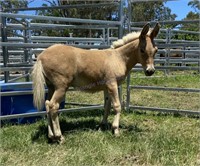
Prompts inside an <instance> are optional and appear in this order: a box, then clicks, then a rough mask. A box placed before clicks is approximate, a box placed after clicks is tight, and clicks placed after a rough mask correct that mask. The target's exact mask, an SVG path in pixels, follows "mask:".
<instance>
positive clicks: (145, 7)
mask: <svg viewBox="0 0 200 166" xmlns="http://www.w3.org/2000/svg"><path fill="white" fill-rule="evenodd" d="M176 17H177V16H176V14H171V9H169V8H168V7H165V6H164V2H156V3H155V2H137V3H132V21H134V22H140V21H163V20H174V19H175V18H176Z"/></svg>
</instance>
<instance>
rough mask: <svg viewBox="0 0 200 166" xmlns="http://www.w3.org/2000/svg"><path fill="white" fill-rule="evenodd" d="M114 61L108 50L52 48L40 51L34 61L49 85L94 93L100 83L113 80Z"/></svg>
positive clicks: (116, 65) (115, 59) (116, 58)
mask: <svg viewBox="0 0 200 166" xmlns="http://www.w3.org/2000/svg"><path fill="white" fill-rule="evenodd" d="M118 58H119V57H118V56H117V53H116V52H115V51H113V50H112V49H106V50H85V49H80V48H75V47H72V46H67V45H62V44H56V45H53V46H51V47H49V48H47V49H46V50H45V51H43V52H42V53H41V54H40V55H39V57H38V60H41V61H42V65H43V68H44V72H45V75H46V77H47V78H48V81H49V83H51V84H53V85H60V86H62V85H65V86H74V87H85V88H83V90H87V88H90V89H91V90H92V89H93V90H94V91H95V90H101V89H103V83H102V81H106V80H108V79H109V77H110V78H111V77H112V78H113V77H115V76H116V72H117V67H119V66H120V64H119V60H118ZM113 69H114V70H113ZM100 82H101V83H100ZM90 85H91V86H90ZM94 85H95V86H94ZM86 86H88V87H86Z"/></svg>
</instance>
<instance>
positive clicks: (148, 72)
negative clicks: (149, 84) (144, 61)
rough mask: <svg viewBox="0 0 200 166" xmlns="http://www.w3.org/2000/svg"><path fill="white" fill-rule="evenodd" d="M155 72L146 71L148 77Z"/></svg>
mask: <svg viewBox="0 0 200 166" xmlns="http://www.w3.org/2000/svg"><path fill="white" fill-rule="evenodd" d="M154 72H155V70H146V75H148V76H151V75H152V74H153V73H154Z"/></svg>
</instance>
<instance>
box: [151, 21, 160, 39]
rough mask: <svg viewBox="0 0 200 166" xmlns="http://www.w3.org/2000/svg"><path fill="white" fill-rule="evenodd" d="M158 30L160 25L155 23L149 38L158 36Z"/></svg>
mask: <svg viewBox="0 0 200 166" xmlns="http://www.w3.org/2000/svg"><path fill="white" fill-rule="evenodd" d="M159 30H160V24H159V23H158V22H157V23H156V25H155V27H154V29H153V30H152V31H151V34H150V38H151V39H154V38H155V37H156V36H157V35H158V32H159Z"/></svg>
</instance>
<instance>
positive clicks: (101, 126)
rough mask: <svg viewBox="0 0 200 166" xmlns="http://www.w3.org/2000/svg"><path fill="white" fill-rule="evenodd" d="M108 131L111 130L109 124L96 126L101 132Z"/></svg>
mask: <svg viewBox="0 0 200 166" xmlns="http://www.w3.org/2000/svg"><path fill="white" fill-rule="evenodd" d="M110 129H111V124H109V123H101V124H100V125H99V126H98V130H101V131H106V130H110Z"/></svg>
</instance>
